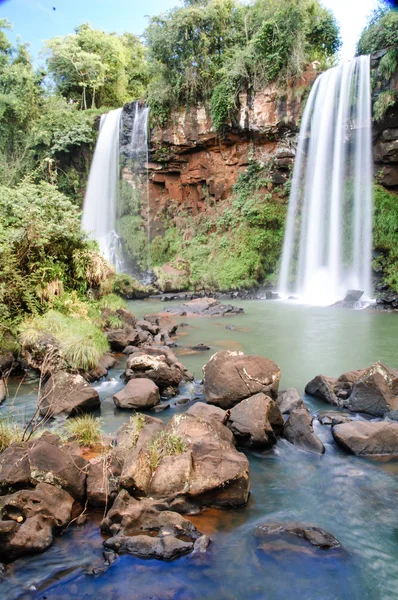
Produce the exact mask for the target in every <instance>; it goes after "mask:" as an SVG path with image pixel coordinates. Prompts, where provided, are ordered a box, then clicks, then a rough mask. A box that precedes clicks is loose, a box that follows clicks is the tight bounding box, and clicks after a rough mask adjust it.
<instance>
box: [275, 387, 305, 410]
mask: <svg viewBox="0 0 398 600" xmlns="http://www.w3.org/2000/svg"><path fill="white" fill-rule="evenodd" d="M276 402H277V404H278V406H279V409H280V411H281V413H282V414H289V413H290V412H291V411H292V410H294V409H295V408H303V407H305V405H304V402H303V400H302V399H301V396H300V394H299V393H298V391H297V390H296V389H295V388H288V389H287V390H282V391H281V392H279V394H278V398H277V400H276Z"/></svg>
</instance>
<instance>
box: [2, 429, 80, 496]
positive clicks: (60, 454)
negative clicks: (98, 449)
mask: <svg viewBox="0 0 398 600" xmlns="http://www.w3.org/2000/svg"><path fill="white" fill-rule="evenodd" d="M56 440H59V438H57V436H53V435H52V434H47V435H46V434H43V435H42V436H41V437H40V438H37V439H34V440H31V441H29V442H24V443H21V444H15V443H14V444H12V445H11V446H10V447H9V448H7V449H6V450H4V452H2V453H1V454H0V492H1V494H7V493H10V492H15V491H17V490H18V489H21V488H28V487H33V486H36V485H38V484H39V483H48V484H51V485H54V486H57V487H61V488H62V489H64V490H66V491H67V492H68V493H69V494H70V495H71V496H72V497H73V498H75V499H76V500H82V499H83V498H84V496H85V489H86V473H87V470H88V462H87V461H86V460H84V458H82V457H81V456H80V455H79V454H75V453H74V452H73V451H72V450H71V449H69V448H68V447H66V446H64V447H62V446H58V445H57V441H56Z"/></svg>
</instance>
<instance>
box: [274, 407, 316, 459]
mask: <svg viewBox="0 0 398 600" xmlns="http://www.w3.org/2000/svg"><path fill="white" fill-rule="evenodd" d="M312 421H313V417H312V416H311V415H310V413H309V411H308V410H307V409H306V408H295V409H294V410H292V412H291V413H290V415H289V418H288V420H287V421H286V423H285V426H284V428H283V437H284V438H286V439H287V440H288V441H289V442H290V443H291V444H293V445H294V446H297V447H298V448H301V449H302V450H306V451H308V452H313V453H315V454H323V453H324V452H325V447H324V445H323V444H322V442H321V440H320V439H319V437H318V436H317V435H315V433H314V429H313V427H312Z"/></svg>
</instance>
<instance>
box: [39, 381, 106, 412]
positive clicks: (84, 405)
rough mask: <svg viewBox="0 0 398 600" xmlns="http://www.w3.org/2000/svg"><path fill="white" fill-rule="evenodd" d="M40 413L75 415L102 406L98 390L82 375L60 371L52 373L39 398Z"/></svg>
mask: <svg viewBox="0 0 398 600" xmlns="http://www.w3.org/2000/svg"><path fill="white" fill-rule="evenodd" d="M39 406H40V414H41V415H45V416H47V417H55V416H56V415H59V414H60V413H65V414H67V415H68V416H73V415H76V414H79V413H85V412H90V411H93V410H96V409H97V408H99V407H100V406H101V402H100V399H99V396H98V392H97V390H95V389H94V388H93V387H91V386H90V385H89V384H88V383H87V382H86V381H85V380H84V379H83V377H82V376H81V375H77V374H74V375H72V374H71V373H66V372H65V371H58V372H57V373H55V374H53V375H50V378H49V379H48V380H47V382H46V383H45V384H44V386H43V388H42V390H41V397H40V399H39Z"/></svg>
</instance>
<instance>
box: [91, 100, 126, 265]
mask: <svg viewBox="0 0 398 600" xmlns="http://www.w3.org/2000/svg"><path fill="white" fill-rule="evenodd" d="M121 116H122V109H121V108H117V109H116V110H111V111H110V112H109V113H106V114H105V115H102V116H101V123H100V131H99V135H98V140H97V144H96V146H95V152H94V156H93V161H92V164H91V168H90V175H89V178H88V183H87V189H86V195H85V197H84V205H83V218H82V227H83V229H84V230H85V231H86V232H87V233H88V234H89V236H90V237H92V238H93V239H94V240H96V241H97V242H98V245H99V248H100V251H101V253H102V254H103V256H104V257H105V258H106V259H107V260H108V261H109V262H110V263H111V264H112V265H114V266H115V267H116V269H117V270H118V271H121V270H122V261H121V253H120V241H119V238H118V235H117V233H116V231H115V222H116V207H117V197H118V187H119V178H120V168H119V134H120V121H121Z"/></svg>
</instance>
